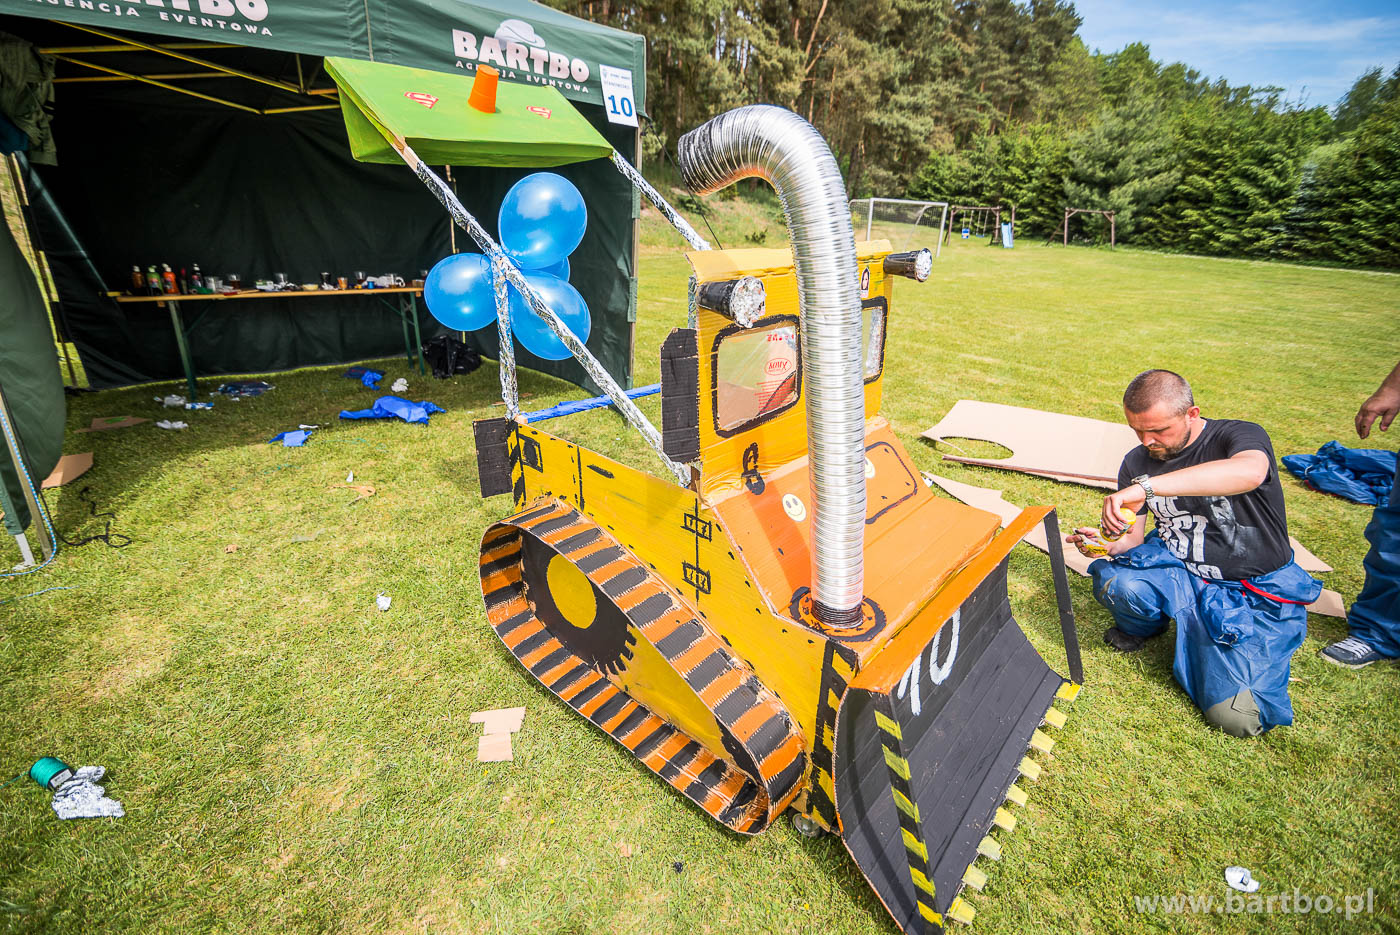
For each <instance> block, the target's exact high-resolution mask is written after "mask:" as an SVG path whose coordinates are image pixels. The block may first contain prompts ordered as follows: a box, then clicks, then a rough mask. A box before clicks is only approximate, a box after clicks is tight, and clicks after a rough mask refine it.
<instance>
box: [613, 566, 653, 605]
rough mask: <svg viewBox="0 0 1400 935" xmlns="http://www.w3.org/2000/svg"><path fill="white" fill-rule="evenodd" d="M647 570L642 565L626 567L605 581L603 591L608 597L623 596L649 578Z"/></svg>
mask: <svg viewBox="0 0 1400 935" xmlns="http://www.w3.org/2000/svg"><path fill="white" fill-rule="evenodd" d="M647 577H648V576H647V570H646V569H645V568H643V567H641V566H640V565H633V566H632V567H631V568H624V569H623V570H622V571H620V572H618V573H617V574H615V575H613V576H612V577H611V578H609V579H608V580H607V581H604V582H603V593H604V594H606V595H607V596H608V597H621V596H622V595H624V594H626V593H627V592H628V591H630V590H632V589H633V588H635V587H637V585H639V584H641V583H642V582H643V581H645V580H647Z"/></svg>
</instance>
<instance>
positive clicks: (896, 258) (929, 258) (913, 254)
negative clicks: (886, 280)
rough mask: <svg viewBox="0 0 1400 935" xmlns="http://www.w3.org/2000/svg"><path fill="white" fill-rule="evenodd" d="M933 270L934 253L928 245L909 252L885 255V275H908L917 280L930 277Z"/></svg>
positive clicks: (921, 280)
mask: <svg viewBox="0 0 1400 935" xmlns="http://www.w3.org/2000/svg"><path fill="white" fill-rule="evenodd" d="M931 272H933V254H932V253H931V252H929V249H928V248H927V247H924V248H923V249H922V250H910V251H909V252H907V253H891V254H890V255H889V256H887V257H885V275H887V276H889V275H898V276H907V277H908V278H910V279H912V280H914V281H915V282H923V281H924V280H926V279H928V274H929V273H931Z"/></svg>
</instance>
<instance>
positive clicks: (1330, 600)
mask: <svg viewBox="0 0 1400 935" xmlns="http://www.w3.org/2000/svg"><path fill="white" fill-rule="evenodd" d="M924 478H925V479H927V480H929V481H931V482H933V483H934V484H936V485H938V486H939V487H940V488H942V489H943V491H944V492H945V493H947V494H948V495H950V496H952V497H954V498H955V499H958V500H961V501H962V502H963V503H966V504H967V505H968V506H974V507H976V508H977V509H979V510H986V511H987V512H988V513H995V514H996V515H997V516H998V517H999V518H1000V519H1001V525H1002V528H1005V527H1006V524H1007V523H1009V522H1011V521H1012V520H1013V519H1015V518H1016V517H1017V516H1018V515H1020V513H1021V508H1020V507H1019V506H1016V505H1015V504H1013V503H1009V502H1007V500H1006V499H1005V498H1004V497H1003V496H1002V493H1001V491H1000V490H995V489H993V488H991V487H978V486H976V485H974V484H964V483H962V482H960V481H955V480H952V479H950V478H947V477H940V476H939V475H937V474H930V473H929V472H928V471H925V472H924ZM1072 528H1073V527H1072V526H1071V525H1070V524H1069V523H1068V522H1066V523H1065V524H1064V526H1063V528H1062V530H1061V531H1062V532H1064V533H1065V534H1066V535H1068V534H1069V532H1070V531H1071V529H1072ZM1025 541H1026V542H1027V543H1029V544H1030V545H1033V546H1035V547H1036V548H1037V549H1039V550H1040V551H1042V552H1049V550H1050V549H1049V545H1048V544H1047V542H1046V539H1045V528H1044V527H1043V526H1037V527H1035V530H1034V531H1033V532H1031V533H1029V534H1027V535H1026V537H1025ZM1288 541H1289V542H1290V543H1292V544H1293V559H1294V561H1296V562H1297V563H1298V565H1299V566H1300V567H1301V568H1302V569H1303V570H1304V571H1307V572H1318V571H1331V570H1332V566H1331V565H1328V564H1327V563H1326V562H1324V561H1322V559H1320V558H1318V557H1317V556H1316V555H1314V554H1312V553H1311V552H1309V551H1308V550H1307V549H1305V548H1304V547H1303V546H1302V544H1301V543H1300V542H1298V540H1297V539H1294V538H1293V537H1292V536H1290V537H1289V539H1288ZM1057 545H1058V546H1059V549H1060V552H1061V553H1062V554H1063V555H1064V557H1065V565H1066V566H1068V567H1069V568H1072V569H1074V571H1075V572H1077V573H1078V574H1081V575H1084V576H1085V577H1088V575H1089V563H1090V562H1092V561H1093V559H1091V558H1088V557H1086V556H1084V555H1081V554H1080V552H1079V550H1078V549H1076V548H1075V547H1074V546H1072V545H1070V544H1068V543H1066V542H1064V541H1061V542H1059V543H1057ZM1308 610H1309V611H1310V612H1311V613H1314V614H1323V615H1324V616H1328V617H1342V618H1345V617H1346V607H1345V604H1343V602H1342V596H1341V595H1340V594H1338V593H1337V592H1336V591H1328V590H1325V589H1324V590H1323V592H1322V595H1321V596H1320V597H1319V598H1318V599H1317V600H1316V601H1314V602H1313V603H1311V604H1309V605H1308Z"/></svg>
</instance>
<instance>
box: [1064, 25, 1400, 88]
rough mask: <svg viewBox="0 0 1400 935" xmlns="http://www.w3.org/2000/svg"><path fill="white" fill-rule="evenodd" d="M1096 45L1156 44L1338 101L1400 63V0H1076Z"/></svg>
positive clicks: (1220, 73)
mask: <svg viewBox="0 0 1400 935" xmlns="http://www.w3.org/2000/svg"><path fill="white" fill-rule="evenodd" d="M1074 6H1075V9H1076V10H1078V11H1079V15H1080V16H1082V17H1083V18H1084V25H1082V26H1080V27H1079V35H1080V37H1081V38H1082V39H1083V40H1084V42H1085V44H1086V45H1088V46H1089V48H1090V50H1093V49H1099V50H1101V51H1104V52H1112V51H1116V50H1118V49H1121V48H1122V47H1123V46H1125V45H1127V44H1128V43H1129V42H1135V41H1136V42H1146V43H1147V44H1148V45H1149V46H1151V48H1152V57H1153V58H1154V59H1157V60H1158V61H1164V62H1185V63H1186V64H1187V65H1189V66H1191V67H1192V68H1195V69H1196V70H1197V71H1199V72H1201V73H1202V74H1204V75H1209V76H1210V77H1211V78H1224V79H1225V80H1226V81H1228V82H1230V84H1235V85H1240V84H1249V85H1255V86H1261V85H1278V86H1280V87H1282V88H1284V89H1286V94H1287V97H1288V98H1289V99H1290V100H1293V101H1297V100H1299V99H1300V98H1302V97H1303V96H1304V95H1306V98H1305V100H1306V102H1307V103H1308V104H1310V105H1317V104H1323V105H1326V106H1328V107H1330V106H1332V105H1333V104H1335V103H1336V102H1337V99H1338V98H1340V97H1341V96H1342V95H1343V94H1345V93H1346V92H1347V89H1348V88H1350V87H1351V84H1352V82H1353V81H1355V80H1356V78H1357V77H1358V76H1359V75H1360V74H1361V73H1362V72H1363V71H1365V70H1366V69H1368V68H1370V67H1373V66H1375V65H1380V66H1382V67H1383V68H1384V69H1385V71H1386V73H1389V72H1390V70H1391V69H1393V68H1394V67H1395V65H1396V63H1397V62H1400V0H1388V2H1386V0H1332V2H1314V0H1306V2H1305V0H1276V2H1271V3H1240V2H1232V0H1215V2H1209V0H1128V2H1122V0H1075V2H1074Z"/></svg>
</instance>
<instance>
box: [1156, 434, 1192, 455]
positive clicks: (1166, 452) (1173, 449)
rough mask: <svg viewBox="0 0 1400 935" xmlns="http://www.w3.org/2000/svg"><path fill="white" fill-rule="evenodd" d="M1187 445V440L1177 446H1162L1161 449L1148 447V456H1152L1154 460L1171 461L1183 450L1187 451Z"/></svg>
mask: <svg viewBox="0 0 1400 935" xmlns="http://www.w3.org/2000/svg"><path fill="white" fill-rule="evenodd" d="M1188 437H1189V436H1188ZM1186 445H1187V443H1186V442H1182V443H1181V444H1180V445H1175V446H1173V447H1170V448H1160V449H1154V448H1148V449H1147V456H1148V457H1149V458H1151V459H1152V460H1153V461H1170V460H1171V459H1172V458H1175V457H1176V456H1177V455H1179V454H1181V453H1182V452H1183V451H1185V450H1186Z"/></svg>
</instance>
